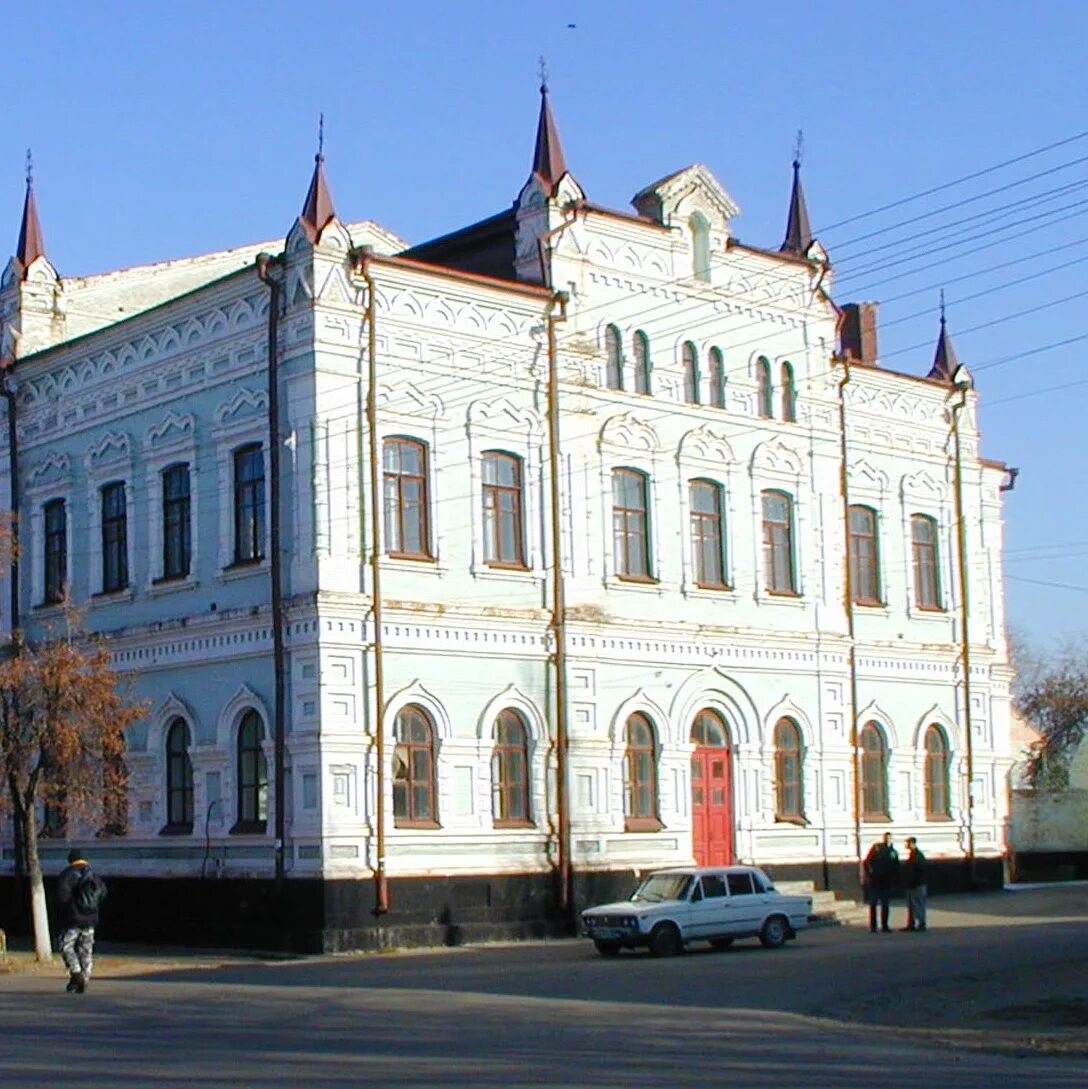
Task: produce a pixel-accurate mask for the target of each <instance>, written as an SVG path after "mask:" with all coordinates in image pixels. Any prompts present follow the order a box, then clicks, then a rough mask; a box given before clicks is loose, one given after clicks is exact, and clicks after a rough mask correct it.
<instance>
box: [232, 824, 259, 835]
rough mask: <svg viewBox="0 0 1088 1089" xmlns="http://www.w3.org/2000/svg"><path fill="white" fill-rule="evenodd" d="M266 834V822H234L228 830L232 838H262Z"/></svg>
mask: <svg viewBox="0 0 1088 1089" xmlns="http://www.w3.org/2000/svg"><path fill="white" fill-rule="evenodd" d="M267 832H268V821H235V823H234V827H233V828H231V830H230V835H232V836H263V835H265V834H267Z"/></svg>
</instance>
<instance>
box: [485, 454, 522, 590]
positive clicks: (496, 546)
mask: <svg viewBox="0 0 1088 1089" xmlns="http://www.w3.org/2000/svg"><path fill="white" fill-rule="evenodd" d="M498 465H509V466H512V467H513V471H514V481H515V482H514V484H512V485H511V484H494V483H488V480H487V475H488V467H489V466H498ZM524 480H525V473H524V470H523V463H522V460H521V458H519V457H518V456H517V455H516V454H511V453H508V452H507V451H506V450H485V451H484V452H483V454H481V456H480V489H481V506H482V511H481V515H482V529H483V539H484V541H483V544H484V563H485V564H486V565H487V566H488V567H499V568H504V569H507V570H515V571H524V570H526V564H525V514H524V502H523V495H524ZM504 499H509V500H512V503H513V509H512V510H504V509H503V500H504ZM505 519H512V520H513V523H514V526H513V529H514V534H513V536H514V555H513V556H512V557H510V558H509V559H508V558H506V557H504V556H502V555H501V552H502V542H503V540H504V534H503V522H504V520H505Z"/></svg>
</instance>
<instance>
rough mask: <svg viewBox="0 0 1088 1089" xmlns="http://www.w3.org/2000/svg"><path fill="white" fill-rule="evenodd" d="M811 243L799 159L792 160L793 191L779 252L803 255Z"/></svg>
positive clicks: (810, 228) (810, 229) (810, 231)
mask: <svg viewBox="0 0 1088 1089" xmlns="http://www.w3.org/2000/svg"><path fill="white" fill-rule="evenodd" d="M811 245H812V227H811V225H810V224H809V221H808V206H807V205H806V204H805V191H804V189H802V188H801V160H800V159H799V158H797V159H794V160H793V192H792V193H791V194H790V212H789V216H788V217H787V219H786V239H785V241H784V242H783V243H782V245H781V246H779V247H778V252H779V253H796V254H798V255H799V256H801V257H804V256H805V254H806V253H808V249H809V246H811Z"/></svg>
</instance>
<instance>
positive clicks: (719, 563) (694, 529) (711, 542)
mask: <svg viewBox="0 0 1088 1089" xmlns="http://www.w3.org/2000/svg"><path fill="white" fill-rule="evenodd" d="M688 496H689V501H690V504H691V553H692V555H691V562H692V568H693V570H694V573H695V582H696V584H697V585H699V586H706V587H710V588H711V589H723V588H725V586H726V585H727V584H726V580H725V549H724V534H723V532H722V490H721V488H720V487H719V486H718V485H717V484H715V483H714V482H713V481H710V480H692V481H690V482H689V484H688Z"/></svg>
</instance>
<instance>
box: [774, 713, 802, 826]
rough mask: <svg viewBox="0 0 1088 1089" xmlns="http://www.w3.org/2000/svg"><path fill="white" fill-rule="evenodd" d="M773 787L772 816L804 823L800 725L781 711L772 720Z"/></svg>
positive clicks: (776, 818)
mask: <svg viewBox="0 0 1088 1089" xmlns="http://www.w3.org/2000/svg"><path fill="white" fill-rule="evenodd" d="M787 735H788V736H787ZM784 742H789V743H788V744H784ZM774 787H775V791H774V802H775V817H774V819H775V820H776V821H782V822H784V823H790V824H807V823H808V822H807V820H806V818H805V744H804V738H803V737H802V735H801V727H800V726H799V725H798V724H797V722H796V721H795V720H794V719H792V718H790V717H789V716H788V715H783V716H782V717H781V718H780V719H779V720H778V721H777V722H776V723H775V724H774Z"/></svg>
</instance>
